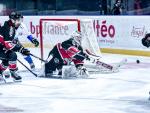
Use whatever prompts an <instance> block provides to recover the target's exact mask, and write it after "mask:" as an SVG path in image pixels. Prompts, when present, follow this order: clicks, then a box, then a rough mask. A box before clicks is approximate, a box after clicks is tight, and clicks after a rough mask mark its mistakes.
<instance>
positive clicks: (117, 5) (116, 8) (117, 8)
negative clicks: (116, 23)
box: [112, 0, 123, 15]
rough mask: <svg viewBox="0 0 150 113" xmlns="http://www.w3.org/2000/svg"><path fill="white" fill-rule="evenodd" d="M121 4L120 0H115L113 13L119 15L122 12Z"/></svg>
mask: <svg viewBox="0 0 150 113" xmlns="http://www.w3.org/2000/svg"><path fill="white" fill-rule="evenodd" d="M122 8H123V7H122V5H121V0H116V3H115V4H114V7H113V9H112V14H113V15H121V14H122Z"/></svg>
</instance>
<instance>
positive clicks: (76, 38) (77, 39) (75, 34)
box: [71, 31, 82, 45]
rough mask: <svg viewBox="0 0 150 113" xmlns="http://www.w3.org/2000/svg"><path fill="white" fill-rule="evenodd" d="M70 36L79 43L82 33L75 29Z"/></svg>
mask: <svg viewBox="0 0 150 113" xmlns="http://www.w3.org/2000/svg"><path fill="white" fill-rule="evenodd" d="M71 36H72V38H73V39H74V41H75V42H76V43H77V44H79V45H80V44H81V39H82V35H81V32H80V31H75V32H74V33H73V34H72V35H71Z"/></svg>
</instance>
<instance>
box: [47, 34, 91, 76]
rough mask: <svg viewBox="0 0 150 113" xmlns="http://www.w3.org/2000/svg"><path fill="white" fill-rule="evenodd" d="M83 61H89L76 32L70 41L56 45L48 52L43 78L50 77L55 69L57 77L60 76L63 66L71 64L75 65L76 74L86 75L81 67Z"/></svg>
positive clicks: (79, 36)
mask: <svg viewBox="0 0 150 113" xmlns="http://www.w3.org/2000/svg"><path fill="white" fill-rule="evenodd" d="M84 59H89V57H88V55H87V54H85V53H84V52H83V49H82V47H81V33H80V32H78V31H76V32H74V33H73V34H72V35H71V38H70V39H68V40H66V41H64V42H62V43H58V44H56V45H55V46H54V48H53V49H52V50H51V51H50V53H49V56H48V60H47V61H48V63H46V64H45V77H51V76H52V74H53V71H55V70H56V69H57V70H58V72H59V73H58V75H61V74H62V68H63V66H64V65H67V64H70V63H71V62H73V63H74V64H75V67H76V69H77V70H78V72H79V71H80V73H82V74H87V71H86V69H85V67H83V64H84V62H83V60H84Z"/></svg>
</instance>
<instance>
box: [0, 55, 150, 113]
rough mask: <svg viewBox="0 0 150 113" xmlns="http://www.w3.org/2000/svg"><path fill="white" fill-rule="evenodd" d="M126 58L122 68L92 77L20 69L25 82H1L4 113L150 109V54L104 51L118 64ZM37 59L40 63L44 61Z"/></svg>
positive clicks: (97, 112) (104, 112)
mask: <svg viewBox="0 0 150 113" xmlns="http://www.w3.org/2000/svg"><path fill="white" fill-rule="evenodd" d="M123 58H127V60H128V61H127V63H126V64H125V65H123V66H122V67H121V68H120V72H118V73H112V74H91V75H90V77H89V78H88V79H66V80H65V79H47V78H36V77H35V76H34V75H32V74H31V73H30V72H28V71H20V73H19V74H20V75H21V76H22V77H23V81H22V82H21V83H13V84H2V85H0V113H149V112H150V101H149V100H148V98H149V90H150V58H149V57H141V56H128V55H116V54H103V58H102V59H103V61H105V62H107V63H113V64H115V63H117V62H119V61H120V60H121V59H123ZM19 59H21V60H22V61H23V58H22V57H21V56H20V58H19ZM137 59H139V60H140V63H139V64H137V63H136V60H137ZM34 62H35V63H36V66H37V67H38V66H39V63H40V61H38V60H37V59H35V58H34ZM18 65H19V70H25V68H24V67H23V66H22V65H20V64H19V63H18ZM26 65H28V64H26Z"/></svg>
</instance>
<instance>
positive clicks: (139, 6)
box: [134, 0, 142, 15]
mask: <svg viewBox="0 0 150 113" xmlns="http://www.w3.org/2000/svg"><path fill="white" fill-rule="evenodd" d="M134 9H135V14H136V15H140V14H142V10H141V9H142V2H141V0H134Z"/></svg>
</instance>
